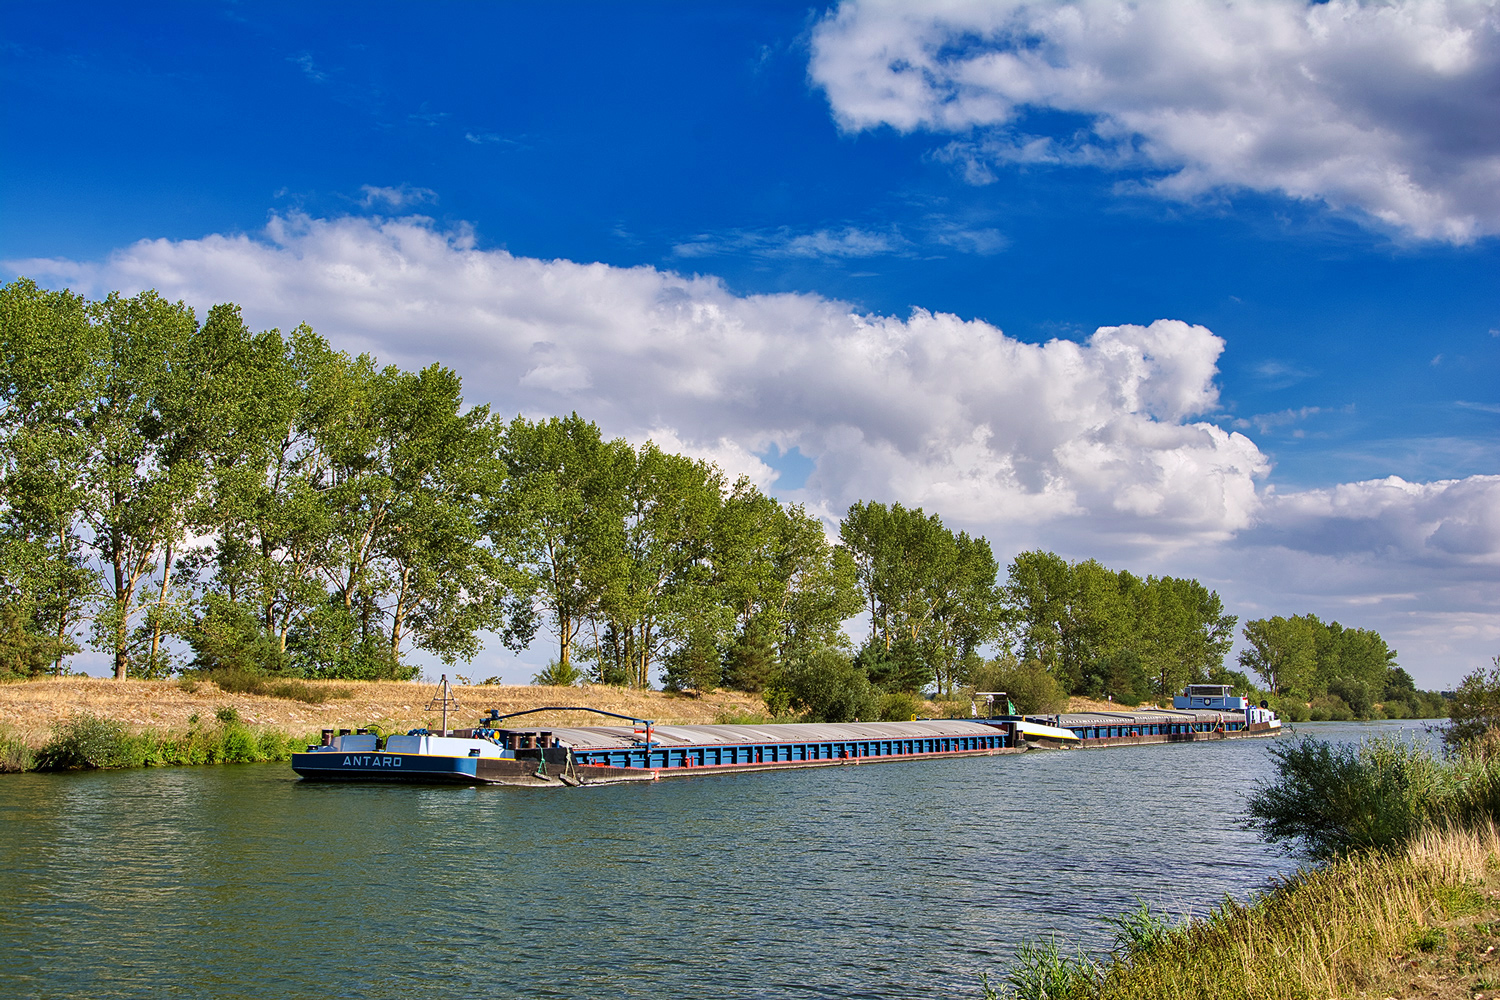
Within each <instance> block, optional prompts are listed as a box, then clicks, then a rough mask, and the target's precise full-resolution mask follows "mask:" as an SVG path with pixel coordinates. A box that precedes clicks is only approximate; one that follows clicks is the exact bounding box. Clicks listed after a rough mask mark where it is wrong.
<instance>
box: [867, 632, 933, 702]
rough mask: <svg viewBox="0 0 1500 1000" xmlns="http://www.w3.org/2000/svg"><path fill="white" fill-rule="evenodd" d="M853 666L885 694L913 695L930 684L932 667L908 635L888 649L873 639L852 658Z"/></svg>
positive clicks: (878, 640)
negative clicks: (909, 693)
mask: <svg viewBox="0 0 1500 1000" xmlns="http://www.w3.org/2000/svg"><path fill="white" fill-rule="evenodd" d="M854 665H855V666H857V667H859V668H860V670H861V671H862V672H863V673H864V674H865V676H866V677H867V678H869V681H870V683H872V684H874V685H875V686H876V687H878V688H880V689H882V690H885V691H908V692H912V693H915V692H917V691H920V690H922V689H923V688H924V687H926V686H927V685H928V684H931V683H932V678H933V669H932V664H931V663H929V662H928V661H927V657H926V655H925V654H924V653H923V652H922V649H921V647H920V646H918V645H917V643H916V642H915V641H914V640H912V639H911V638H910V637H907V636H903V637H901V638H900V639H897V640H896V641H895V642H893V643H891V647H890V649H886V647H885V643H884V642H882V641H881V640H880V639H878V638H874V637H872V638H871V639H870V641H869V642H867V643H865V645H864V648H862V649H861V650H860V651H859V653H858V654H857V655H856V656H855V658H854Z"/></svg>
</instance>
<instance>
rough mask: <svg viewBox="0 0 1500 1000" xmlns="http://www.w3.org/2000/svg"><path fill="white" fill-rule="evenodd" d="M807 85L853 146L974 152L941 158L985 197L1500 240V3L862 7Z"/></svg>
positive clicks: (1338, 0) (829, 35) (962, 2)
mask: <svg viewBox="0 0 1500 1000" xmlns="http://www.w3.org/2000/svg"><path fill="white" fill-rule="evenodd" d="M809 72H810V74H811V77H812V79H813V81H814V82H815V83H816V84H817V85H818V86H820V87H821V88H822V89H823V90H824V91H825V92H826V94H827V96H828V100H829V103H830V105H831V106H832V109H833V113H834V116H835V117H836V119H837V120H838V122H839V124H840V125H841V126H842V127H843V128H845V129H848V130H856V131H857V130H862V129H872V128H876V127H879V126H890V127H892V128H895V129H897V130H898V131H902V132H911V131H914V130H917V129H926V130H930V131H933V132H947V133H955V134H956V135H957V136H958V138H957V139H955V140H954V141H953V142H952V143H951V144H950V145H948V146H946V147H945V148H944V149H943V150H941V151H940V155H942V156H944V157H946V158H949V159H952V160H954V161H955V162H957V163H959V164H960V165H962V166H963V168H964V171H965V174H966V176H967V177H968V179H969V180H971V181H973V182H975V183H984V182H986V181H988V180H991V179H993V177H994V173H993V169H992V168H993V167H994V166H996V165H998V164H1003V163H1059V164H1088V165H1094V166H1098V167H1103V168H1108V169H1116V168H1118V169H1132V170H1144V171H1145V172H1146V176H1147V177H1148V178H1149V179H1148V180H1147V184H1148V186H1149V187H1150V188H1152V189H1153V190H1155V191H1156V192H1158V193H1160V194H1163V195H1168V196H1173V197H1184V198H1188V197H1194V196H1198V195H1201V194H1203V193H1205V192H1209V191H1212V190H1214V189H1220V188H1229V189H1233V188H1244V189H1251V190H1257V191H1276V192H1280V193H1283V194H1285V195H1288V196H1290V197H1293V198H1299V199H1314V200H1319V201H1322V202H1325V203H1327V204H1328V205H1331V206H1333V207H1336V208H1341V209H1352V210H1356V211H1358V212H1361V213H1366V214H1367V215H1368V216H1371V217H1373V218H1375V219H1379V220H1381V221H1382V222H1384V223H1385V224H1387V225H1389V226H1391V227H1395V228H1396V229H1397V230H1398V231H1403V232H1405V233H1408V234H1410V235H1413V236H1416V237H1418V238H1423V239H1438V240H1446V241H1450V242H1454V243H1465V242H1469V241H1472V240H1474V239H1476V238H1478V237H1482V236H1487V235H1493V234H1495V233H1497V232H1500V7H1497V4H1496V2H1495V0H1393V2H1388V3H1376V2H1364V3H1361V2H1355V0H1332V2H1329V3H1319V4H1308V3H1304V2H1300V0H1263V2H1257V3H1228V2H1216V0H1191V2H1182V3H1130V2H1124V0H1053V2H1047V0H1042V2H1024V0H1019V2H1018V0H920V2H918V0H846V2H844V3H842V4H841V5H840V6H839V7H838V8H837V9H836V10H835V11H833V12H832V13H830V14H829V15H827V16H826V17H825V18H824V19H823V20H822V21H821V22H819V24H818V25H817V26H816V28H815V30H814V32H813V36H812V61H811V64H810V67H809ZM1048 116H1050V118H1048ZM1059 116H1061V117H1063V118H1064V119H1066V124H1064V125H1059V124H1058V123H1057V121H1056V119H1057V118H1058V117H1059ZM1043 119H1047V123H1045V124H1044V122H1043Z"/></svg>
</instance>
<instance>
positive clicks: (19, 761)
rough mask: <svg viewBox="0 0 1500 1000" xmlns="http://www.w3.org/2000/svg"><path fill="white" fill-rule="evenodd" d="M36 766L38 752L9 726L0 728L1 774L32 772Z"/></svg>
mask: <svg viewBox="0 0 1500 1000" xmlns="http://www.w3.org/2000/svg"><path fill="white" fill-rule="evenodd" d="M35 766H36V751H34V750H32V749H31V746H30V745H29V744H28V743H27V742H26V740H25V739H23V738H22V737H21V736H19V735H17V734H16V733H15V732H14V731H13V730H12V729H11V728H10V727H9V726H0V774H14V773H16V772H19V771H30V770H31V769H32V768H33V767H35Z"/></svg>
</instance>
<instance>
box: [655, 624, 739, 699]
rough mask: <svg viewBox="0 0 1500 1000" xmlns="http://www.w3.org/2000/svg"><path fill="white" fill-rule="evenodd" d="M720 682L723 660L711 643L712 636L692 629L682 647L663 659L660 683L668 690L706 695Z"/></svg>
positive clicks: (721, 680) (697, 629)
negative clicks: (664, 667)
mask: <svg viewBox="0 0 1500 1000" xmlns="http://www.w3.org/2000/svg"><path fill="white" fill-rule="evenodd" d="M723 680H724V658H723V656H722V655H721V654H720V653H719V647H718V646H717V645H716V644H715V643H714V637H713V633H712V632H710V631H709V630H708V629H706V628H701V627H698V628H694V629H692V630H691V631H690V632H689V633H688V636H687V640H686V641H685V642H683V644H682V645H680V646H678V647H677V648H676V649H674V650H673V651H672V652H671V654H670V655H668V657H667V662H666V671H665V676H664V677H663V681H664V683H665V684H666V688H667V690H668V691H696V692H697V693H698V694H706V693H707V692H709V691H712V690H713V689H714V688H716V687H718V686H719V685H720V684H721V683H723Z"/></svg>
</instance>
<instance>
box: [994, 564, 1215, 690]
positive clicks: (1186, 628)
mask: <svg viewBox="0 0 1500 1000" xmlns="http://www.w3.org/2000/svg"><path fill="white" fill-rule="evenodd" d="M1004 595H1005V603H1006V618H1007V619H1008V620H1009V622H1010V628H1011V630H1012V633H1013V638H1014V639H1015V645H1016V649H1017V652H1018V653H1019V655H1020V657H1021V658H1022V659H1025V660H1037V661H1039V662H1041V663H1042V664H1043V665H1044V666H1045V667H1046V668H1047V669H1048V670H1049V671H1050V672H1051V673H1052V675H1053V676H1054V677H1056V678H1057V679H1058V681H1059V683H1061V684H1062V686H1063V689H1064V692H1065V693H1073V694H1085V693H1090V692H1092V693H1095V694H1096V695H1099V694H1112V695H1116V696H1117V697H1125V698H1137V697H1139V698H1145V697H1149V696H1155V697H1158V698H1164V697H1171V696H1172V695H1173V694H1175V693H1177V691H1179V690H1180V689H1181V688H1182V686H1183V685H1184V684H1188V683H1193V682H1199V681H1204V680H1206V679H1207V678H1208V677H1209V675H1210V674H1211V673H1212V672H1213V671H1214V670H1216V669H1219V668H1221V667H1222V666H1223V662H1224V655H1225V654H1226V653H1227V652H1228V650H1229V647H1230V645H1231V644H1232V643H1233V639H1234V626H1235V622H1236V619H1235V617H1234V616H1233V615H1226V614H1224V608H1223V604H1222V602H1221V601H1220V599H1219V595H1218V594H1217V593H1215V592H1213V591H1210V590H1208V589H1207V588H1205V587H1204V586H1203V585H1202V584H1200V583H1199V582H1198V581H1196V580H1185V579H1177V578H1174V577H1147V578H1146V579H1144V580H1143V579H1141V578H1139V577H1136V576H1134V575H1132V574H1130V573H1128V572H1115V571H1113V570H1110V569H1108V568H1106V567H1104V566H1101V565H1100V564H1099V563H1097V562H1095V561H1093V560H1087V561H1084V562H1080V563H1069V562H1067V561H1066V560H1064V559H1063V558H1061V557H1060V556H1057V555H1055V554H1054V553H1051V552H1023V553H1021V554H1020V555H1018V556H1016V558H1015V559H1014V560H1013V561H1012V562H1011V565H1010V569H1009V572H1008V576H1007V583H1006V586H1005V589H1004ZM1127 653H1128V654H1133V658H1132V657H1131V656H1125V655H1123V654H1127ZM1138 671H1139V672H1138ZM1143 686H1144V688H1145V690H1142V687H1143Z"/></svg>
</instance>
